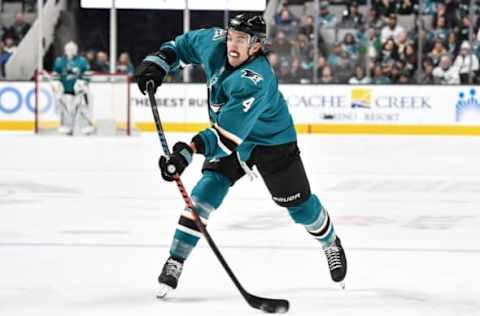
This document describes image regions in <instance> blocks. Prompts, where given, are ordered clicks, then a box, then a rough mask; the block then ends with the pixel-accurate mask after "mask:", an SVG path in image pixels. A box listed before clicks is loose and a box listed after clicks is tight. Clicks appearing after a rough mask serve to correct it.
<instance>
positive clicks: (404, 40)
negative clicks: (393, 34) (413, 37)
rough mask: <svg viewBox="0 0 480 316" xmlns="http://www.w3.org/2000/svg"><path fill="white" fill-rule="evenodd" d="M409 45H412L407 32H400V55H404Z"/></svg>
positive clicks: (398, 44)
mask: <svg viewBox="0 0 480 316" xmlns="http://www.w3.org/2000/svg"><path fill="white" fill-rule="evenodd" d="M409 43H410V39H409V38H408V34H407V32H406V31H402V32H400V33H399V34H398V42H396V44H397V52H398V55H402V54H404V51H405V49H406V47H407V45H408V44H409Z"/></svg>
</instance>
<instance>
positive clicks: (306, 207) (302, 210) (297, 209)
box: [288, 194, 336, 247]
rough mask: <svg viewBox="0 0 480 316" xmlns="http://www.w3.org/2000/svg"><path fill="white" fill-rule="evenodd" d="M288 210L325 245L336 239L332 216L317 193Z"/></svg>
mask: <svg viewBox="0 0 480 316" xmlns="http://www.w3.org/2000/svg"><path fill="white" fill-rule="evenodd" d="M288 211H289V213H290V216H291V217H292V218H293V220H294V221H295V222H296V223H298V224H302V225H303V226H304V227H305V229H306V230H307V232H308V233H309V234H310V235H312V236H313V237H314V238H315V239H317V240H318V241H319V242H320V243H321V244H322V246H323V247H325V246H330V245H331V244H332V242H333V241H334V240H335V237H336V235H335V229H334V228H333V223H332V221H331V220H330V216H329V215H328V212H327V210H325V208H324V207H323V206H322V204H321V203H320V201H319V199H318V198H317V196H316V195H315V194H312V195H311V196H310V198H309V199H308V200H307V201H305V202H304V203H302V204H301V205H299V206H294V207H289V208H288Z"/></svg>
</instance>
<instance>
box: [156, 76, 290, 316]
mask: <svg viewBox="0 0 480 316" xmlns="http://www.w3.org/2000/svg"><path fill="white" fill-rule="evenodd" d="M154 89H155V88H154V82H153V81H152V80H150V81H148V82H147V93H148V98H149V99H150V106H151V108H152V113H153V118H154V120H155V127H156V129H157V134H158V137H159V139H160V143H161V145H162V149H163V152H164V154H165V155H166V156H170V149H169V147H168V144H167V139H166V137H165V132H164V131H163V127H162V122H161V121H160V115H159V114H158V108H157V102H156V100H155V91H154ZM174 180H175V183H176V184H177V187H178V190H179V191H180V194H181V195H182V198H183V201H184V202H185V204H186V206H187V207H188V208H189V209H191V210H192V214H193V218H194V221H195V224H196V225H197V227H198V229H199V230H200V232H201V233H202V235H203V236H204V237H205V239H206V240H207V243H208V245H209V246H210V248H211V249H212V251H213V252H214V253H215V256H216V257H217V259H218V260H219V261H220V263H221V264H222V266H223V268H224V269H225V271H226V272H227V274H228V276H229V277H230V279H231V280H232V281H233V283H234V284H235V286H236V287H237V289H238V290H239V291H240V294H242V296H243V298H244V299H245V300H246V301H247V303H248V304H249V305H250V306H251V307H253V308H256V309H260V310H262V311H264V312H267V313H285V312H287V311H288V308H289V306H290V304H289V302H288V301H287V300H284V299H273V298H265V297H260V296H256V295H252V294H250V293H248V292H247V291H246V290H245V289H244V288H243V286H242V284H240V282H239V281H238V279H237V277H236V276H235V274H233V271H232V269H230V266H229V265H228V263H227V262H226V261H225V258H224V257H223V255H222V253H221V252H220V250H219V249H218V247H217V245H216V244H215V242H214V241H213V239H212V237H211V236H210V234H209V232H208V231H207V228H206V227H205V225H203V223H202V222H201V220H200V217H199V216H198V214H197V212H196V211H195V209H194V208H193V203H192V199H191V198H190V196H189V194H188V192H187V190H186V189H185V187H184V185H183V182H182V180H181V179H180V176H179V175H178V174H177V175H175V176H174Z"/></svg>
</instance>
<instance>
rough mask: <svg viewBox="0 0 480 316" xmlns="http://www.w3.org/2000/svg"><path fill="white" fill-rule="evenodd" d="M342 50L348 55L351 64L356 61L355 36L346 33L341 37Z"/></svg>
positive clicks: (356, 46)
mask: <svg viewBox="0 0 480 316" xmlns="http://www.w3.org/2000/svg"><path fill="white" fill-rule="evenodd" d="M342 45H343V47H342V50H343V51H345V52H347V53H348V54H350V57H351V58H352V60H353V62H354V63H355V62H356V61H357V60H358V54H359V52H358V45H357V40H356V39H355V36H353V34H352V33H346V34H345V36H344V37H343V42H342Z"/></svg>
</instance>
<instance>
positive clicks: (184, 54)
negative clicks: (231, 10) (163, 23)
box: [160, 28, 225, 72]
mask: <svg viewBox="0 0 480 316" xmlns="http://www.w3.org/2000/svg"><path fill="white" fill-rule="evenodd" d="M222 32H223V33H222ZM222 35H223V36H224V35H225V34H224V31H223V30H222V29H215V28H210V29H199V30H195V31H191V32H187V33H185V34H182V35H180V36H177V37H176V38H175V40H174V41H170V42H166V43H164V44H162V46H161V47H160V50H162V49H173V50H174V51H175V61H174V62H173V63H171V64H170V65H169V71H170V72H173V71H176V70H177V69H178V68H179V67H180V66H184V65H188V64H202V63H204V62H206V60H204V59H206V57H207V56H206V54H205V52H206V51H208V50H209V48H210V47H211V46H212V44H213V42H214V41H215V40H218V39H219V38H220V37H221V36H222Z"/></svg>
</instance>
